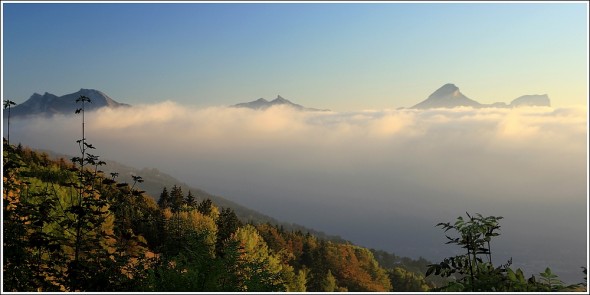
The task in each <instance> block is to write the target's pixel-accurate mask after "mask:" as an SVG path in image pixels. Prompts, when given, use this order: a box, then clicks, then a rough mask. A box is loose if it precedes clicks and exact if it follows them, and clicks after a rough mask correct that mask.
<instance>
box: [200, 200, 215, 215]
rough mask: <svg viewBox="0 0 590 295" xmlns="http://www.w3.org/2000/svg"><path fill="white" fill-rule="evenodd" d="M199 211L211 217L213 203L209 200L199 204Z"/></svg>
mask: <svg viewBox="0 0 590 295" xmlns="http://www.w3.org/2000/svg"><path fill="white" fill-rule="evenodd" d="M197 210H198V211H199V212H201V214H203V215H209V214H211V210H213V202H211V200H210V199H209V198H207V199H205V200H203V201H201V203H199V205H198V206H197Z"/></svg>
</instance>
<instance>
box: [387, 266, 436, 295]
mask: <svg viewBox="0 0 590 295" xmlns="http://www.w3.org/2000/svg"><path fill="white" fill-rule="evenodd" d="M388 275H389V280H390V281H391V285H392V286H393V291H397V292H426V291H428V290H429V289H430V286H428V284H427V283H426V281H425V280H424V276H423V275H421V274H416V273H413V272H410V271H408V270H406V269H405V268H402V267H394V268H393V269H390V270H389V271H388Z"/></svg>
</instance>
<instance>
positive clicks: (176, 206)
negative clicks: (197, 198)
mask: <svg viewBox="0 0 590 295" xmlns="http://www.w3.org/2000/svg"><path fill="white" fill-rule="evenodd" d="M183 203H184V195H183V193H182V188H181V187H180V186H177V185H174V186H173V187H172V190H171V191H170V209H172V213H176V212H178V211H180V208H182V204H183Z"/></svg>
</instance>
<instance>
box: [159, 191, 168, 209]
mask: <svg viewBox="0 0 590 295" xmlns="http://www.w3.org/2000/svg"><path fill="white" fill-rule="evenodd" d="M158 206H159V207H160V209H166V208H170V195H169V194H168V190H167V189H166V187H164V189H163V190H162V193H161V194H160V198H159V199H158Z"/></svg>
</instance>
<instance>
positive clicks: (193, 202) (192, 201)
mask: <svg viewBox="0 0 590 295" xmlns="http://www.w3.org/2000/svg"><path fill="white" fill-rule="evenodd" d="M184 203H185V204H186V206H187V207H189V209H192V208H194V207H195V206H196V204H197V200H195V197H194V196H193V193H192V192H191V191H190V190H189V191H188V194H187V195H186V198H185V199H184Z"/></svg>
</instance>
